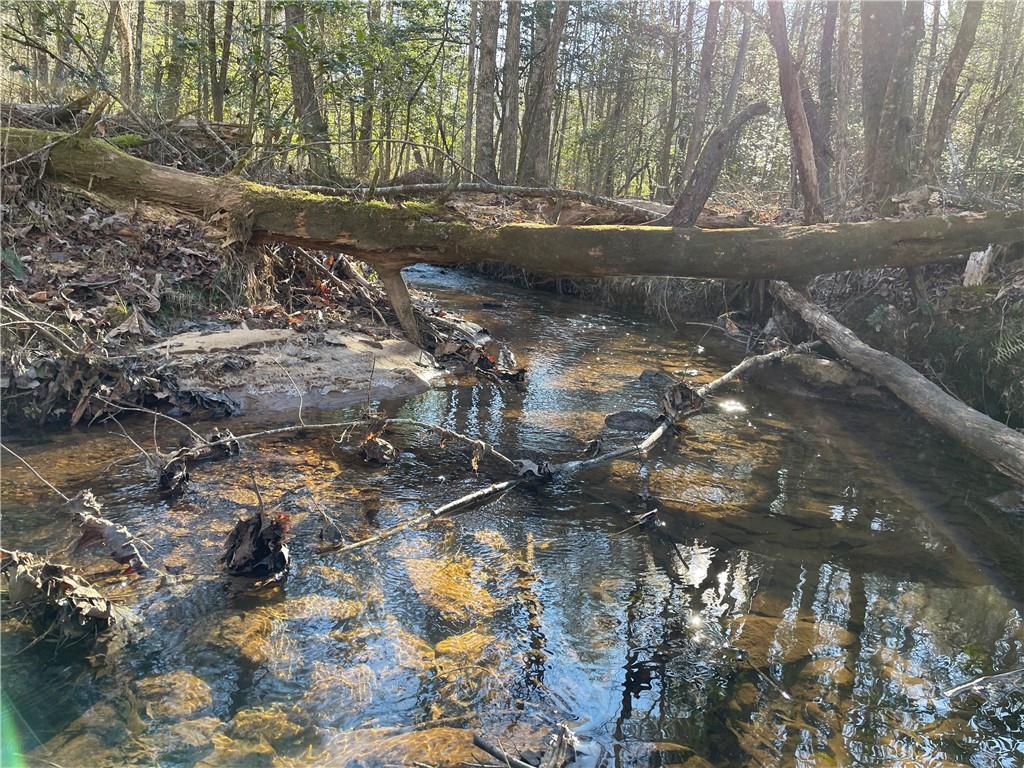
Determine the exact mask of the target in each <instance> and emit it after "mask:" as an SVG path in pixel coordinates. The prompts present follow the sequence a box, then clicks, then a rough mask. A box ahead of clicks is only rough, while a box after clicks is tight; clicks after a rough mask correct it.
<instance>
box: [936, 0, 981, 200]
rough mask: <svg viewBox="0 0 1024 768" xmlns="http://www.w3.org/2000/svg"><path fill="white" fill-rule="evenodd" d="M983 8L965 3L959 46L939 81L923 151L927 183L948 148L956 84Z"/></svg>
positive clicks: (976, 0)
mask: <svg viewBox="0 0 1024 768" xmlns="http://www.w3.org/2000/svg"><path fill="white" fill-rule="evenodd" d="M983 7H984V3H983V2H982V0H966V2H965V3H964V17H963V20H962V21H961V22H960V29H959V31H958V32H957V34H956V42H954V43H953V50H952V51H950V53H949V59H948V60H947V61H946V66H945V68H944V69H943V70H942V77H940V78H939V86H938V88H937V89H936V91H935V102H934V104H933V105H932V116H931V119H930V120H929V121H928V132H927V133H926V134H925V139H924V147H922V149H921V166H920V174H921V176H922V178H924V179H926V180H931V179H934V178H935V167H936V166H937V165H938V162H939V158H940V157H941V156H942V149H943V147H944V146H945V144H946V133H947V132H948V130H949V120H950V115H951V114H952V111H953V102H954V101H955V100H956V84H957V81H958V80H959V79H960V73H961V72H963V68H964V64H965V63H966V62H967V56H968V54H969V53H970V52H971V48H972V47H973V46H974V38H975V35H976V34H977V32H978V21H979V20H980V19H981V11H982V8H983Z"/></svg>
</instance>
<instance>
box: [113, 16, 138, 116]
mask: <svg viewBox="0 0 1024 768" xmlns="http://www.w3.org/2000/svg"><path fill="white" fill-rule="evenodd" d="M113 5H115V6H117V18H116V22H117V52H118V58H119V59H120V62H119V64H120V68H121V103H122V104H127V105H131V103H132V83H133V82H134V78H133V76H132V59H133V57H132V28H131V24H129V23H128V9H127V8H126V7H125V5H124V3H123V2H121V0H114V3H113Z"/></svg>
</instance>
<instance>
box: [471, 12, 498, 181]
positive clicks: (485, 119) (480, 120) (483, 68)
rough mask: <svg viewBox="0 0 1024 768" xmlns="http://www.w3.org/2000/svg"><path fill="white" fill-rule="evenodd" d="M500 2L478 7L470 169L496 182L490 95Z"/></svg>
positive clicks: (496, 53)
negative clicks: (478, 58) (478, 40)
mask: <svg viewBox="0 0 1024 768" xmlns="http://www.w3.org/2000/svg"><path fill="white" fill-rule="evenodd" d="M500 21H501V4H500V3H498V2H484V3H483V5H482V7H481V10H480V66H479V69H478V71H477V85H476V154H475V155H474V158H473V170H474V171H475V172H476V175H477V176H482V177H483V178H485V179H487V181H493V182H496V181H497V180H498V172H497V169H496V167H495V163H494V94H495V88H496V82H495V81H496V78H497V66H498V58H497V57H498V25H499V23H500Z"/></svg>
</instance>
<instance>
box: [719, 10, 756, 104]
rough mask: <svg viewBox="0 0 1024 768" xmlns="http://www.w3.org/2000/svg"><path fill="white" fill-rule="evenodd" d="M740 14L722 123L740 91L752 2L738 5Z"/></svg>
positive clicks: (751, 16)
mask: <svg viewBox="0 0 1024 768" xmlns="http://www.w3.org/2000/svg"><path fill="white" fill-rule="evenodd" d="M740 14H741V15H742V16H743V27H742V29H741V31H740V42H739V47H738V48H737V49H736V62H735V64H733V69H732V79H731V80H730V81H729V90H728V91H726V94H725V103H724V104H723V105H722V122H723V123H728V122H729V119H730V118H731V117H732V112H733V110H734V109H735V108H736V95H737V94H738V93H739V90H740V82H741V81H742V80H743V63H744V61H745V60H746V58H747V47H748V46H749V45H750V26H751V21H752V20H753V18H754V1H753V0H745V1H744V2H742V3H741V4H740Z"/></svg>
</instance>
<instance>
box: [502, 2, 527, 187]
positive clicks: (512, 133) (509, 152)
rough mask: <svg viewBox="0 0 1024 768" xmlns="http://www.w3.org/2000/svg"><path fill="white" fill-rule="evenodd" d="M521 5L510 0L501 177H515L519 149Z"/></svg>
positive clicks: (504, 79)
mask: <svg viewBox="0 0 1024 768" xmlns="http://www.w3.org/2000/svg"><path fill="white" fill-rule="evenodd" d="M522 13H523V12H522V5H521V4H520V2H519V0H509V3H508V15H507V18H506V21H505V64H504V67H503V69H502V82H501V151H500V156H499V163H498V164H499V166H500V170H501V174H500V175H501V180H502V181H506V182H509V181H514V180H515V178H516V159H517V155H518V149H519V59H520V27H521V25H522Z"/></svg>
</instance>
